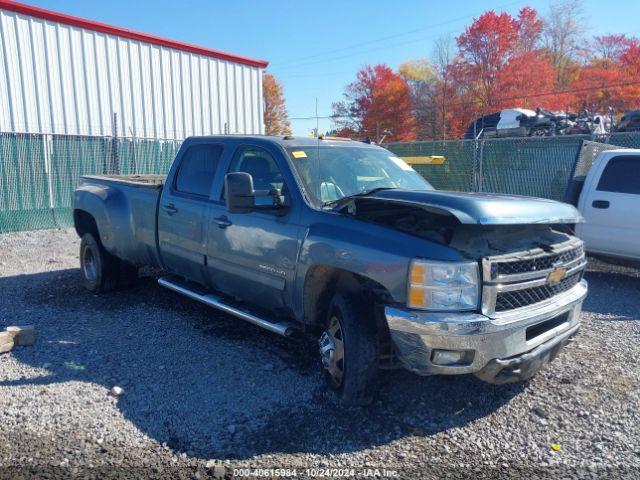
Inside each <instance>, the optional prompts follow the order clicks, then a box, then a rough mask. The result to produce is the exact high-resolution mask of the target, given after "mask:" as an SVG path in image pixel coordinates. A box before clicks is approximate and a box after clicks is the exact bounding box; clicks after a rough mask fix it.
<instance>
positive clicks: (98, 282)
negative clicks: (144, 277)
mask: <svg viewBox="0 0 640 480" xmlns="http://www.w3.org/2000/svg"><path fill="white" fill-rule="evenodd" d="M80 269H81V270H82V276H83V284H84V287H85V288H86V289H87V290H89V291H90V292H93V293H103V292H110V291H112V290H115V289H117V288H126V287H128V286H130V285H131V284H132V283H133V282H135V279H136V278H137V277H138V269H137V268H136V267H135V266H134V265H131V264H130V263H127V262H125V261H123V260H120V259H119V258H117V257H114V256H113V255H111V254H110V253H109V252H107V251H106V250H105V248H104V247H103V246H102V243H100V240H98V239H96V238H95V237H94V236H93V234H91V233H85V234H84V235H83V236H82V240H81V241H80Z"/></svg>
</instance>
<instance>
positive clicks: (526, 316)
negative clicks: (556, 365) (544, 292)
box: [385, 280, 587, 383]
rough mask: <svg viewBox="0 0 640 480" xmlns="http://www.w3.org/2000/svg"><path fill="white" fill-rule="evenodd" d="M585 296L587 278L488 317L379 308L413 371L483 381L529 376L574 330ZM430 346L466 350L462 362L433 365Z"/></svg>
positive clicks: (405, 364)
mask: <svg viewBox="0 0 640 480" xmlns="http://www.w3.org/2000/svg"><path fill="white" fill-rule="evenodd" d="M586 295H587V282H586V281H585V280H581V281H580V283H578V284H577V285H576V286H575V287H573V288H572V289H571V290H569V291H567V292H565V293H564V294H562V295H559V296H557V297H554V298H551V299H550V300H549V301H547V302H544V303H541V304H536V305H532V306H529V307H523V308H519V309H517V310H512V311H509V312H505V313H503V314H500V315H499V316H498V315H496V316H494V317H493V318H490V317H487V316H485V315H482V314H480V313H471V312H469V313H465V312H442V313H440V312H424V311H417V310H409V309H402V308H396V307H391V306H388V307H386V308H385V316H386V319H387V323H388V325H389V331H390V333H391V338H392V340H393V344H394V347H395V350H396V354H397V356H398V358H399V359H400V361H401V362H402V364H403V365H404V367H405V368H407V369H408V370H411V371H412V372H414V373H417V374H419V375H434V374H445V375H455V374H464V373H476V374H477V376H478V377H480V378H482V379H483V380H486V381H490V382H493V383H503V382H505V381H516V380H524V379H526V378H529V377H530V376H532V375H533V374H534V373H535V372H536V371H537V370H538V369H539V368H540V366H542V365H543V364H544V363H546V362H548V361H551V360H552V359H553V357H555V355H556V354H557V352H558V351H559V350H560V348H561V347H562V346H563V345H564V344H565V343H566V342H567V340H568V339H569V337H571V336H572V335H573V334H575V333H576V332H577V330H578V329H579V327H580V312H581V310H582V302H583V300H584V298H585V297H586ZM547 327H548V328H547ZM434 350H449V351H466V352H470V354H469V355H468V356H467V357H466V358H467V359H468V360H465V363H461V364H455V365H438V364H436V363H434V362H433V358H432V355H433V352H434ZM524 354H527V355H524Z"/></svg>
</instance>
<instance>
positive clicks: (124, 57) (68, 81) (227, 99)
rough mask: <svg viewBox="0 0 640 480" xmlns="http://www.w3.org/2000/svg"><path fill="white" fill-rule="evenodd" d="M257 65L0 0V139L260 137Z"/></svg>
mask: <svg viewBox="0 0 640 480" xmlns="http://www.w3.org/2000/svg"><path fill="white" fill-rule="evenodd" d="M266 66H267V62H265V61H262V60H255V59H251V58H247V57H241V56H237V55H233V54H230V53H225V52H221V51H218V50H212V49H208V48H203V47H198V46H195V45H190V44H186V43H181V42H177V41H174V40H168V39H165V38H161V37H157V36H154V35H149V34H145V33H140V32H134V31H131V30H127V29H123V28H119V27H114V26H111V25H106V24H103V23H97V22H93V21H90V20H85V19H81V18H77V17H72V16H69V15H65V14H61V13H57V12H52V11H49V10H43V9H40V8H36V7H32V6H28V5H24V4H20V3H16V2H13V1H8V0H0V132H27V133H61V134H71V135H113V134H114V114H115V118H116V121H115V124H116V125H117V135H118V136H123V137H137V138H141V137H146V138H170V139H171V138H175V139H182V138H184V137H186V136H189V135H209V134H217V133H249V134H256V133H263V131H264V125H263V119H262V108H263V102H262V70H263V69H264V68H265V67H266Z"/></svg>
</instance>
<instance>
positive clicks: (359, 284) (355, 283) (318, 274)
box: [303, 265, 392, 325]
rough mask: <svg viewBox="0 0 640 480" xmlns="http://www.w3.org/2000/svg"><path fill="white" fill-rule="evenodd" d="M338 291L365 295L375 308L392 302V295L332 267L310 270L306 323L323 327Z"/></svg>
mask: <svg viewBox="0 0 640 480" xmlns="http://www.w3.org/2000/svg"><path fill="white" fill-rule="evenodd" d="M338 291H342V292H349V293H359V294H362V295H366V296H367V297H370V298H369V300H370V301H371V302H372V303H371V304H372V305H373V304H374V303H383V302H387V303H390V302H392V299H391V294H390V293H389V291H388V290H387V289H386V288H385V287H384V286H383V285H381V284H380V283H378V282H376V281H374V280H371V279H370V278H367V277H364V276H362V275H358V274H357V273H353V272H350V271H348V270H343V269H340V268H336V267H332V266H329V265H317V266H315V267H312V268H311V269H310V270H309V272H308V273H307V276H306V278H305V282H304V295H303V312H304V323H305V324H307V325H320V324H321V323H322V322H323V321H324V319H325V318H326V316H327V313H328V312H327V308H328V307H329V302H330V301H331V297H332V296H333V295H334V294H335V293H336V292H338Z"/></svg>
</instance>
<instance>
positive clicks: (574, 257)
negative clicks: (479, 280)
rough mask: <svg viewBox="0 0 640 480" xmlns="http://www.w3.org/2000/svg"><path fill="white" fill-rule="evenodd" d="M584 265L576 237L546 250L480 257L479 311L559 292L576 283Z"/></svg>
mask: <svg viewBox="0 0 640 480" xmlns="http://www.w3.org/2000/svg"><path fill="white" fill-rule="evenodd" d="M586 264H587V262H586V260H585V252H584V244H583V243H582V242H581V241H580V240H578V239H576V238H574V239H571V240H569V241H567V242H564V243H561V244H558V245H553V246H552V247H551V248H549V249H547V250H542V249H534V250H530V251H527V252H521V253H516V254H507V255H500V256H495V257H487V258H484V259H483V261H482V265H483V282H484V283H483V288H482V312H483V313H484V314H485V315H488V316H492V315H494V314H501V313H505V312H509V311H511V310H516V309H518V308H523V307H527V306H530V305H535V304H538V303H542V302H545V301H548V300H550V299H552V298H553V297H556V296H558V295H562V294H563V293H564V292H567V291H569V290H571V289H572V288H573V287H575V286H576V285H577V284H578V283H579V282H580V280H581V279H582V274H583V272H584V269H585V267H586ZM552 274H553V275H552ZM553 277H560V278H553Z"/></svg>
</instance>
